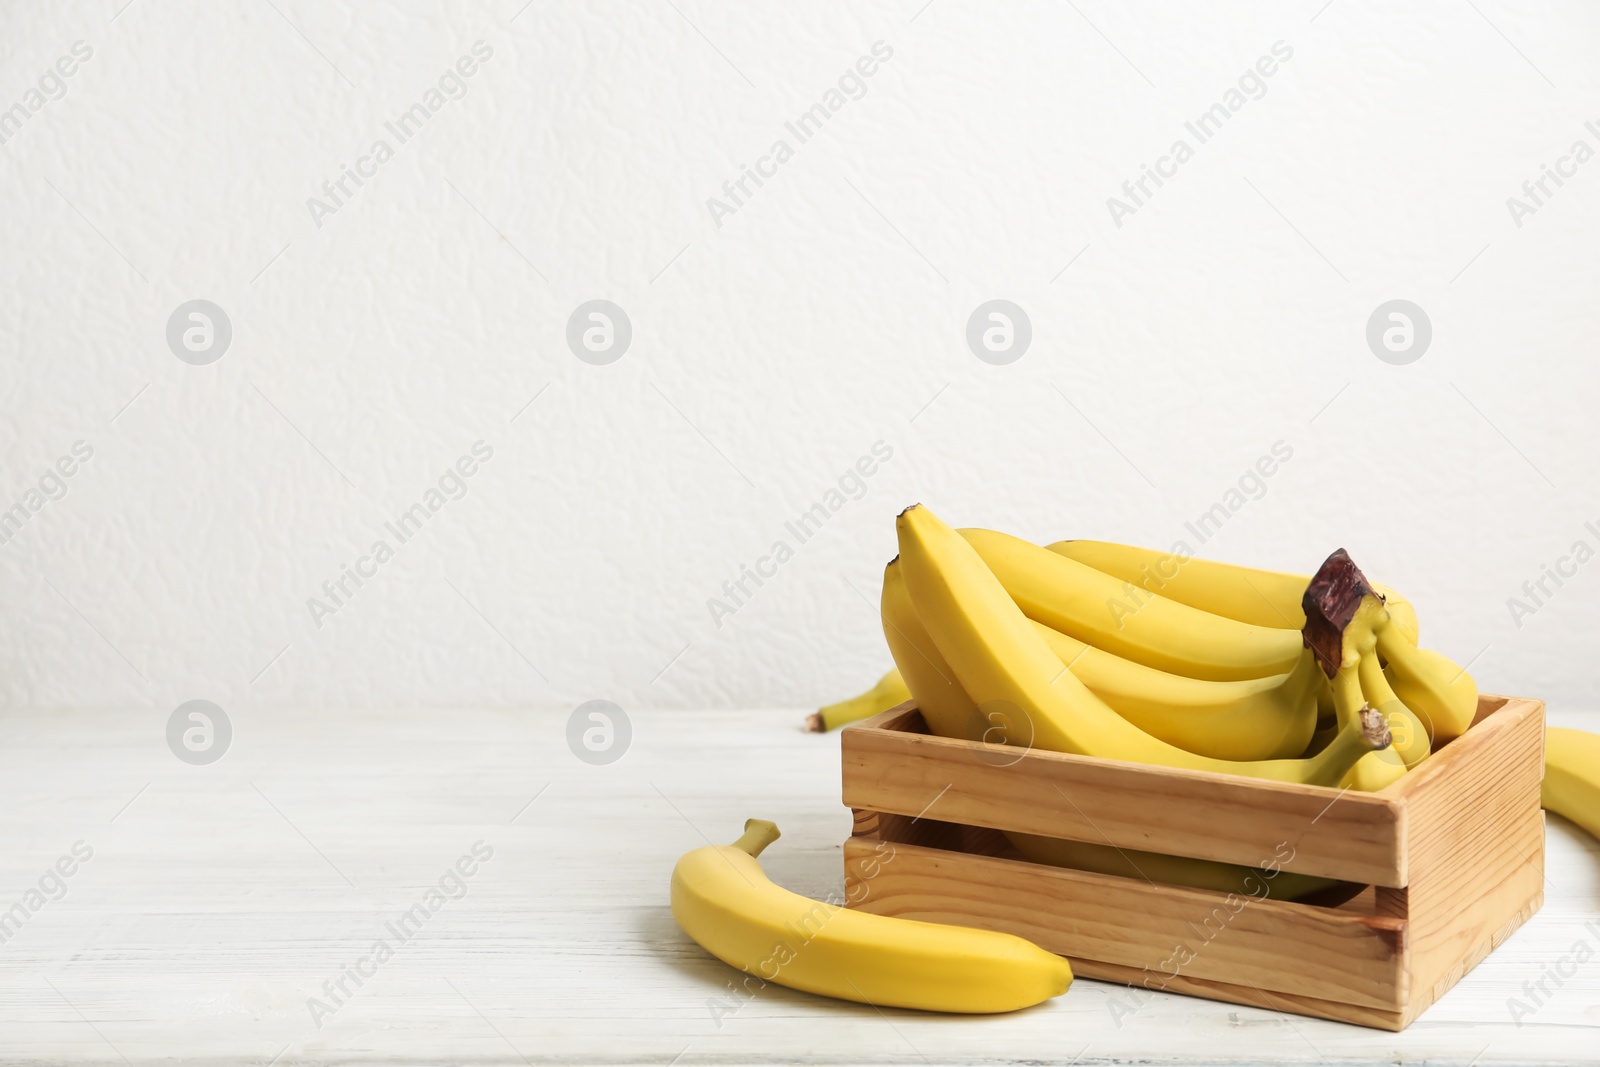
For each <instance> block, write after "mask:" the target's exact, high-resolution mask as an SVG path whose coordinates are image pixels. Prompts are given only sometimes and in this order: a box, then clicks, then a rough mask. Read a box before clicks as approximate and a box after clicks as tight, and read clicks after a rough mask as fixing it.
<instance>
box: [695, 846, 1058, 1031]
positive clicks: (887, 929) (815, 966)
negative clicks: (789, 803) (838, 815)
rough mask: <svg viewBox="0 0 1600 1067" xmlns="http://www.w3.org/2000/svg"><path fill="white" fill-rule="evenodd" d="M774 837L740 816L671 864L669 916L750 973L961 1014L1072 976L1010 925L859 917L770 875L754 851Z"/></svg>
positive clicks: (1039, 991) (1050, 988)
mask: <svg viewBox="0 0 1600 1067" xmlns="http://www.w3.org/2000/svg"><path fill="white" fill-rule="evenodd" d="M777 838H778V828H777V827H776V826H774V825H773V824H772V823H770V822H767V821H765V820H763V819H751V820H750V821H749V822H747V823H745V832H744V836H743V837H741V838H739V840H738V841H735V842H734V843H733V844H732V845H723V846H716V845H710V846H707V847H705V848H697V849H695V850H694V851H692V852H689V853H686V854H685V855H684V856H683V857H682V858H681V859H679V860H678V865H677V866H676V867H675V868H674V869H673V871H672V917H673V918H675V919H677V920H678V925H679V926H681V927H683V930H684V932H685V933H687V934H688V935H689V936H690V937H692V938H694V939H695V941H697V942H699V943H700V945H701V946H702V947H703V948H705V949H706V951H708V952H710V953H711V954H712V955H713V956H715V957H717V958H718V959H720V960H722V961H723V962H724V963H726V964H728V965H729V966H731V967H737V968H739V969H740V970H742V971H744V972H745V973H746V974H748V975H753V976H754V977H755V978H756V979H757V980H758V981H759V982H762V983H765V982H776V983H778V984H779V985H784V986H788V987H790V988H791V989H800V990H804V991H805V992H808V993H819V994H821V995H822V996H825V997H836V998H838V999H840V1000H853V1001H856V1002H858V1003H863V1004H871V1005H873V1006H875V1007H880V1008H884V1007H893V1008H920V1009H922V1010H924V1011H943V1012H962V1013H988V1012H1003V1011H1015V1010H1017V1009H1018V1008H1026V1007H1029V1006H1030V1005H1033V1004H1038V1003H1040V1002H1041V1001H1045V1000H1049V999H1050V998H1051V997H1055V996H1060V995H1061V994H1062V993H1064V992H1066V990H1067V987H1068V986H1069V985H1071V984H1072V968H1071V967H1070V966H1069V965H1068V963H1067V961H1066V960H1065V959H1063V958H1062V957H1060V956H1057V955H1055V954H1054V953H1051V952H1046V951H1045V950H1044V949H1042V948H1040V947H1039V946H1038V945H1035V944H1034V943H1033V942H1031V941H1026V940H1024V939H1022V938H1020V937H1014V936H1012V935H1011V934H1001V933H995V932H993V931H990V930H977V929H973V928H971V927H966V926H947V925H945V924H943V923H929V922H921V921H918V920H915V919H897V918H891V917H889V916H884V915H871V914H868V913H867V912H862V911H852V910H850V909H848V908H841V907H837V906H835V905H833V904H826V903H823V902H822V901H819V900H812V899H810V898H809V897H803V896H800V895H798V894H796V893H791V892H789V891H788V890H787V889H783V888H781V887H779V886H777V885H774V884H773V883H772V882H771V881H769V880H768V879H767V876H766V873H765V872H764V871H763V870H762V869H761V864H760V863H759V862H757V860H756V857H757V856H758V855H760V854H761V850H762V849H764V848H766V846H767V845H769V844H771V843H772V842H773V841H775V840H777ZM882 862H884V863H892V862H893V858H892V854H891V855H890V856H889V857H887V858H885V859H884V860H883V861H882ZM747 982H748V979H747ZM757 988H760V987H759V985H758V986H757Z"/></svg>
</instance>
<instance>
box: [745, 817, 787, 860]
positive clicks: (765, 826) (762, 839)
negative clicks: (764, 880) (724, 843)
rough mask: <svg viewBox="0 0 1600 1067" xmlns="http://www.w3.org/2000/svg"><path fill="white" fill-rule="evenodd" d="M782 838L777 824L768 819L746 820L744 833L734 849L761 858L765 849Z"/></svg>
mask: <svg viewBox="0 0 1600 1067" xmlns="http://www.w3.org/2000/svg"><path fill="white" fill-rule="evenodd" d="M782 836H783V835H782V834H780V833H779V832H778V824H777V823H774V822H771V821H770V820H767V819H746V820H745V823H744V833H743V834H742V835H741V836H740V837H739V840H737V841H735V842H734V843H733V847H734V848H736V849H738V850H739V851H740V852H747V853H749V854H750V855H751V856H759V855H761V852H762V850H763V849H765V848H766V847H767V846H768V845H770V844H772V843H773V842H774V841H776V840H777V839H778V838H780V837H782Z"/></svg>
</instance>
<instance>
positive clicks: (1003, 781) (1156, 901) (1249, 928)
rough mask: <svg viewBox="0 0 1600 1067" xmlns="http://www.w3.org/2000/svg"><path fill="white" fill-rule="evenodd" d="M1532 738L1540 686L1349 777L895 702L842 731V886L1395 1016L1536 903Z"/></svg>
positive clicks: (1291, 995)
mask: <svg viewBox="0 0 1600 1067" xmlns="http://www.w3.org/2000/svg"><path fill="white" fill-rule="evenodd" d="M1543 739H1544V706H1543V704H1542V703H1540V702H1539V701H1537V700H1529V699H1522V698H1504V697H1484V698H1482V700H1481V701H1480V705H1479V713H1478V718H1477V721H1476V722H1475V723H1474V725H1473V727H1472V728H1471V729H1470V730H1469V731H1468V732H1467V733H1466V734H1464V735H1463V736H1462V737H1460V738H1458V739H1456V740H1455V741H1453V742H1451V743H1450V744H1448V745H1446V746H1444V747H1442V748H1441V749H1440V750H1439V751H1438V752H1437V753H1435V754H1434V755H1433V756H1432V757H1431V758H1430V759H1429V760H1428V761H1427V762H1425V763H1424V764H1423V765H1422V766H1421V767H1419V768H1417V769H1416V770H1414V771H1413V772H1411V773H1409V774H1407V775H1406V776H1405V777H1404V778H1402V779H1401V780H1400V781H1399V782H1397V783H1396V784H1395V785H1394V786H1391V787H1390V788H1389V789H1386V790H1383V791H1382V792H1380V793H1376V794H1353V793H1350V792H1341V791H1339V790H1333V789H1325V788H1321V787H1316V786H1298V785H1292V784H1283V783H1274V782H1262V781H1256V780H1252V779H1244V778H1237V777H1233V776H1228V775H1215V774H1209V773H1204V772H1190V771H1176V770H1170V769H1166V768H1158V767H1150V766H1145V765H1141V764H1130V763H1121V762H1118V761H1111V760H1099V759H1094V758H1090V757H1083V756H1072V755H1066V754H1061V753H1050V752H1035V751H1029V752H1020V751H1018V750H1016V749H1008V748H1005V747H1003V746H995V745H983V744H980V743H974V742H968V741H958V740H952V739H947V738H938V737H933V736H930V735H929V734H927V733H926V729H925V727H924V726H923V724H922V722H921V716H920V715H919V714H918V713H917V712H916V710H915V707H914V706H912V705H909V704H907V705H901V706H900V707H899V708H896V709H893V710H891V711H889V712H885V713H884V714H883V715H880V716H877V717H875V718H873V719H869V720H867V721H865V722H862V723H858V724H856V725H854V726H851V727H848V728H846V730H845V732H844V736H843V739H842V749H843V765H844V774H843V796H844V801H845V803H846V805H848V806H850V807H851V808H852V809H854V811H855V816H856V818H855V825H854V832H853V835H852V836H851V837H850V838H849V839H848V840H847V841H846V843H845V848H844V859H845V879H846V883H847V894H846V897H847V899H849V900H851V901H852V902H853V903H852V906H854V907H860V908H863V909H864V910H867V911H872V912H876V913H879V914H886V915H901V916H905V917H908V918H918V919H926V920H931V921H940V922H957V923H966V924H968V925H974V926H982V927H986V928H989V929H997V930H1005V931H1007V932H1011V933H1016V934H1019V935H1021V936H1023V937H1027V938H1029V939H1031V940H1033V941H1035V942H1037V943H1038V944H1040V945H1043V946H1044V947H1045V948H1048V949H1050V950H1051V951H1054V952H1059V953H1061V954H1062V955H1065V956H1067V957H1069V958H1070V959H1071V960H1072V963H1073V966H1074V969H1075V970H1076V972H1077V973H1078V974H1080V975H1083V976H1086V977H1092V978H1103V979H1107V980H1111V981H1119V982H1126V983H1129V984H1131V985H1134V986H1142V987H1143V988H1146V989H1160V990H1164V991H1167V992H1177V993H1188V994H1193V995H1197V996H1204V997H1210V998H1213V999H1217V1000H1224V1001H1229V1002H1233V1003H1239V1004H1250V1005H1255V1006H1259V1007H1264V1008H1271V1009H1275V1010H1280V1011H1288V1012H1298V1013H1301V1014H1306V1015H1315V1016H1320V1017H1324V1018H1330V1019H1339V1020H1343V1021H1347V1022H1353V1023H1359V1024H1361V1025H1365V1026H1373V1027H1380V1028H1384V1029H1390V1030H1400V1029H1403V1028H1404V1027H1405V1026H1406V1025H1408V1024H1409V1023H1410V1022H1411V1021H1412V1020H1414V1019H1415V1018H1416V1017H1417V1016H1418V1015H1419V1014H1420V1013H1421V1012H1422V1011H1424V1010H1425V1009H1426V1008H1427V1007H1428V1006H1429V1005H1431V1004H1432V1003H1434V1001H1436V1000H1437V999H1438V998H1439V997H1440V996H1441V995H1443V993H1444V992H1446V991H1447V990H1448V989H1449V988H1450V987H1451V986H1452V985H1454V984H1455V982H1457V981H1459V980H1460V978H1461V976H1462V975H1463V974H1465V973H1466V972H1467V971H1468V970H1470V969H1471V968H1472V967H1473V966H1475V965H1476V964H1477V963H1478V962H1479V961H1480V960H1482V959H1483V957H1484V956H1485V955H1487V954H1488V953H1489V952H1490V951H1491V950H1492V949H1493V948H1494V947H1495V946H1497V945H1498V944H1499V943H1500V942H1501V941H1503V940H1504V939H1505V938H1506V937H1507V936H1509V935H1510V933H1511V932H1512V931H1513V930H1515V929H1516V928H1517V926H1519V925H1521V923H1522V922H1524V921H1526V920H1527V918H1528V917H1529V916H1531V915H1532V914H1533V913H1534V912H1535V911H1537V910H1538V908H1539V906H1540V904H1541V903H1542V901H1543V888H1544V873H1543V847H1544V837H1543V829H1544V820H1543V813H1542V812H1541V811H1540V809H1539V783H1540V781H1541V779H1542V776H1543V761H1544V750H1543ZM1003 831H1011V832H1019V833H1027V834H1038V835H1043V836H1047V837H1058V838H1065V839H1068V840H1074V841H1083V842H1088V843H1092V844H1107V843H1110V844H1113V845H1115V846H1116V847H1118V848H1122V849H1139V850H1144V851H1151V852H1165V853H1169V854H1173V855H1183V856H1191V857H1195V858H1200V859H1208V860H1218V861H1222V862H1232V863H1240V864H1245V865H1259V864H1260V863H1262V862H1263V860H1264V859H1265V858H1267V857H1271V856H1273V855H1275V854H1276V853H1275V850H1276V849H1277V847H1278V846H1279V845H1280V844H1282V843H1283V842H1286V841H1292V842H1293V843H1294V855H1293V858H1292V859H1290V860H1289V861H1287V862H1285V863H1284V864H1283V867H1284V869H1286V870H1291V871H1297V872H1300V873H1304V874H1312V875H1319V876H1322V877H1329V878H1337V879H1341V880H1343V881H1345V882H1349V883H1359V884H1360V885H1365V886H1369V887H1371V888H1369V889H1367V890H1365V891H1364V892H1360V893H1359V894H1358V895H1355V896H1354V897H1353V899H1349V900H1346V901H1345V902H1343V903H1340V904H1338V906H1334V903H1335V902H1334V901H1333V900H1323V901H1322V903H1319V904H1311V903H1300V902H1287V901H1276V900H1256V899H1253V898H1246V897H1242V896H1229V895H1227V894H1223V893H1217V892H1212V891H1208V890H1199V889H1189V888H1185V887H1179V886H1172V885H1163V884H1157V883H1151V882H1148V881H1141V880H1139V879H1133V878H1122V877H1117V876H1112V875H1103V874H1096V873H1092V872H1087V871H1078V870H1072V869H1068V868H1060V867H1052V866H1048V865H1045V864H1039V863H1033V862H1029V861H1028V860H1026V859H1023V858H1022V857H1021V856H1020V855H1019V854H1018V853H1017V852H1016V850H1015V849H1014V848H1012V847H1011V845H1010V844H1009V842H1008V841H1007V840H1006V838H1005V836H1004V833H1003ZM1353 891H1354V890H1352V892H1353ZM1347 895H1348V894H1347ZM1130 995H1133V994H1130Z"/></svg>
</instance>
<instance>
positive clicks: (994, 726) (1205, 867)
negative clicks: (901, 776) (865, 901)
mask: <svg viewBox="0 0 1600 1067" xmlns="http://www.w3.org/2000/svg"><path fill="white" fill-rule="evenodd" d="M883 634H884V637H885V638H886V639H887V640H888V643H889V651H890V653H891V654H892V655H893V656H894V661H895V663H897V664H899V667H900V673H901V675H902V676H903V677H904V678H905V681H906V685H907V686H908V687H909V688H910V689H911V692H912V695H913V697H914V698H915V699H916V702H917V710H918V711H920V712H921V713H922V719H923V721H924V722H926V723H927V724H928V729H929V730H930V731H932V732H933V733H935V734H937V735H938V736H940V737H954V738H961V739H964V740H967V741H985V742H988V743H990V744H1005V743H1006V737H1005V735H1004V733H1003V731H1002V730H1001V729H1000V725H999V724H1000V723H1001V722H1003V719H1002V718H1001V717H1000V716H998V715H986V714H985V713H984V712H983V711H981V710H979V708H978V706H977V705H976V704H975V703H973V701H972V698H971V697H970V696H968V695H967V692H966V690H964V689H962V688H961V686H960V684H959V683H958V682H957V681H956V673H955V668H953V667H951V666H950V664H949V663H947V662H946V661H945V658H944V656H943V655H941V654H940V652H939V649H938V646H936V645H935V644H934V642H933V638H931V637H929V636H928V631H927V630H926V629H925V628H924V627H923V625H922V620H921V619H920V618H919V617H918V616H917V612H916V608H915V606H914V605H913V604H912V603H911V597H910V595H909V594H908V593H907V592H906V586H905V580H904V578H903V576H902V575H901V572H900V564H899V563H898V562H895V563H890V564H889V566H888V567H887V568H885V570H884V572H883ZM1329 740H1330V742H1331V740H1332V739H1331V738H1330V739H1329ZM1023 751H1025V749H1024V748H1020V747H1019V748H1017V752H1018V754H1019V755H1018V758H1020V753H1022V752H1023ZM987 758H989V759H991V760H998V761H1004V760H1007V759H1010V757H1009V756H1007V755H1006V754H1005V753H994V752H991V753H988V754H987ZM1358 765H1359V764H1358ZM1006 837H1007V838H1008V839H1009V840H1010V841H1011V843H1012V845H1014V846H1015V847H1016V849H1017V851H1018V852H1021V853H1022V854H1023V855H1024V856H1026V857H1027V858H1028V859H1030V860H1033V861H1034V862H1035V863H1048V864H1050V865H1052V866H1055V867H1071V868H1073V869H1075V870H1081V871H1093V872H1095V873H1098V874H1110V875H1117V876H1119V877H1123V878H1138V879H1140V880H1141V881H1143V880H1144V879H1146V878H1148V879H1151V880H1152V881H1156V882H1162V883H1165V884H1168V885H1182V886H1190V887H1193V888H1195V889H1212V890H1216V891H1218V892H1222V893H1239V894H1241V895H1250V896H1263V895H1266V896H1270V897H1272V898H1273V899H1274V900H1294V899H1297V898H1299V897H1302V896H1305V895H1306V894H1307V893H1311V892H1314V891H1316V890H1319V889H1325V888H1327V887H1328V886H1330V885H1332V884H1333V882H1331V881H1329V880H1328V879H1325V878H1314V877H1311V876H1310V875H1304V874H1295V873H1293V872H1290V871H1282V870H1277V869H1274V870H1272V871H1267V870H1258V869H1255V868H1252V867H1243V866H1238V865H1235V864H1231V863H1216V862H1213V861H1209V860H1197V859H1192V858H1190V857H1188V856H1170V855H1167V854H1165V853H1159V852H1145V851H1139V850H1135V849H1120V848H1115V847H1113V846H1111V845H1096V844H1088V843H1085V842H1081V841H1066V840H1062V839H1059V838H1053V837H1041V836H1038V835H1035V834H1019V833H1010V832H1007V833H1006ZM1268 859H1269V857H1262V862H1263V863H1266V862H1267V860H1268Z"/></svg>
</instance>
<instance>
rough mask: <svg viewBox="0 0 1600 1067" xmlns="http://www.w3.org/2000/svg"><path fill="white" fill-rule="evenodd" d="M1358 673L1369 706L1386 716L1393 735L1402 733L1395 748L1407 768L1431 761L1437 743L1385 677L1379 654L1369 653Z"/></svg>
mask: <svg viewBox="0 0 1600 1067" xmlns="http://www.w3.org/2000/svg"><path fill="white" fill-rule="evenodd" d="M1357 672H1358V674H1359V675H1360V677H1361V691H1362V693H1364V694H1366V696H1367V698H1368V703H1370V704H1374V705H1375V706H1376V707H1377V708H1378V710H1379V711H1380V712H1381V713H1383V715H1384V717H1385V718H1386V719H1387V720H1388V722H1389V724H1390V730H1391V731H1397V732H1398V733H1399V737H1398V739H1397V740H1396V741H1395V745H1394V748H1395V751H1396V752H1397V753H1398V754H1399V755H1400V758H1401V759H1403V760H1404V761H1405V764H1406V767H1407V768H1411V767H1415V766H1416V765H1417V764H1419V763H1421V762H1422V761H1423V760H1425V759H1427V758H1428V755H1429V754H1430V753H1431V752H1432V751H1433V741H1432V739H1431V738H1430V737H1429V736H1428V730H1427V727H1426V724H1425V723H1424V722H1423V721H1422V719H1421V717H1420V716H1418V715H1417V714H1416V713H1415V712H1413V711H1412V710H1411V709H1410V707H1408V706H1407V705H1406V704H1404V703H1402V702H1401V700H1400V698H1399V697H1397V696H1395V694H1394V689H1393V688H1391V687H1390V685H1389V679H1387V678H1385V677H1384V675H1383V667H1382V665H1381V664H1379V662H1378V655H1377V653H1376V652H1369V653H1368V654H1366V655H1364V656H1362V657H1361V665H1360V666H1359V667H1358V668H1357Z"/></svg>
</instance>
